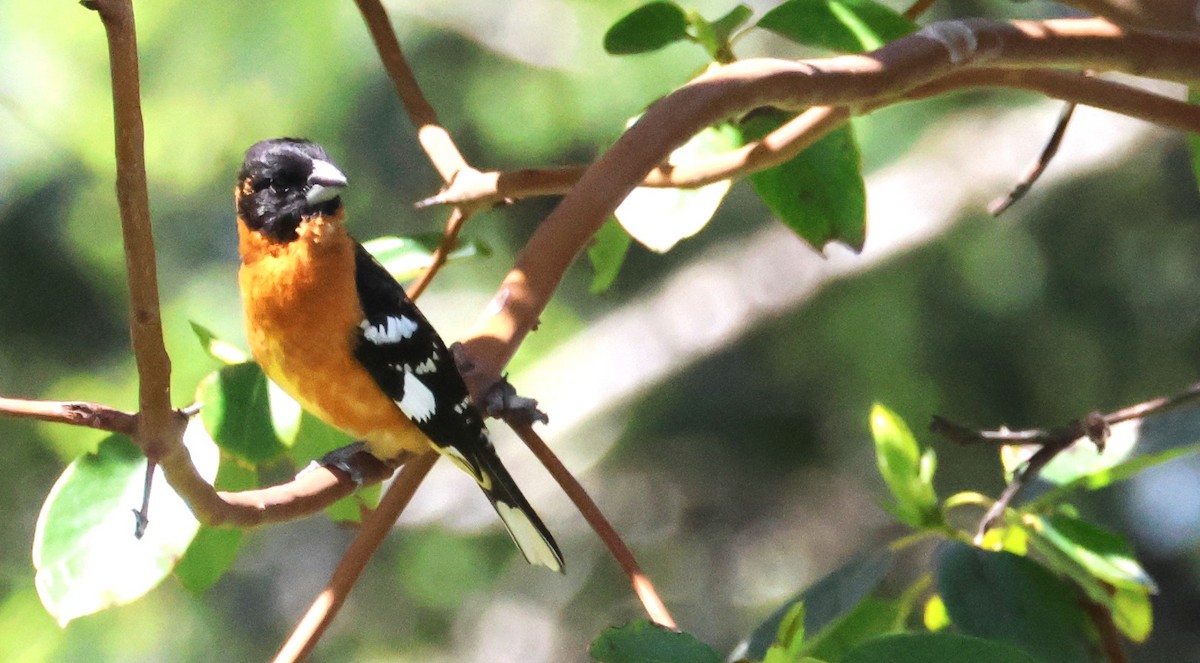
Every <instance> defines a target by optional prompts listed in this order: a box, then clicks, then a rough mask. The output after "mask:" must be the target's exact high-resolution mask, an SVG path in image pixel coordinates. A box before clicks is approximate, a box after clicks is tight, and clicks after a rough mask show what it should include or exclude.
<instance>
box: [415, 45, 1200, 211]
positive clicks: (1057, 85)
mask: <svg viewBox="0 0 1200 663" xmlns="http://www.w3.org/2000/svg"><path fill="white" fill-rule="evenodd" d="M781 62H782V61H781ZM985 87H1003V88H1012V89H1019V90H1028V91H1032V92H1039V93H1041V94H1044V95H1046V96H1049V97H1054V98H1058V99H1064V100H1067V101H1070V102H1073V103H1077V104H1084V105H1087V106H1093V107H1096V108H1103V109H1105V110H1110V111H1113V112H1115V113H1121V114H1123V115H1127V116H1129V117H1136V118H1139V119H1142V120H1146V121H1147V122H1154V123H1156V124H1160V125H1163V126H1167V127H1171V128H1175V129H1181V130H1184V131H1191V132H1195V133H1200V107H1197V106H1194V105H1192V104H1188V103H1186V102H1182V101H1178V100H1176V99H1171V98H1169V97H1164V96H1162V95H1159V94H1154V93H1152V92H1146V91H1145V90H1141V89H1138V88H1135V87H1132V86H1129V85H1124V84H1122V83H1118V82H1115V81H1107V80H1103V79H1098V78H1092V77H1088V76H1084V75H1082V74H1075V73H1070V72H1064V71H1057V70H1053V69H1007V68H995V67H994V68H983V67H981V68H977V69H967V70H963V71H958V72H952V73H950V74H947V75H945V76H943V77H941V78H939V79H937V80H935V81H932V82H930V83H927V84H925V85H921V86H918V87H916V88H914V89H912V90H909V91H907V92H905V93H903V94H902V95H898V96H896V97H894V98H891V99H886V100H875V101H872V102H870V103H864V104H863V105H861V106H860V108H859V112H866V111H875V110H878V109H879V108H882V107H884V106H888V105H891V104H895V103H898V102H901V101H906V100H913V99H924V98H928V97H933V96H936V95H939V94H945V93H948V92H953V91H957V90H964V89H971V88H985ZM848 117H849V112H848V111H847V110H846V109H844V108H834V107H827V106H817V107H814V108H810V109H809V110H807V111H805V112H803V113H801V114H800V115H798V116H797V117H795V118H793V119H792V120H791V121H789V122H788V123H787V124H785V125H783V126H782V127H780V128H778V129H776V130H775V131H773V132H772V133H770V134H768V135H767V136H765V137H763V138H762V139H761V140H759V141H755V142H752V143H747V144H746V145H744V146H742V147H740V148H738V149H736V150H732V151H730V152H727V153H724V154H720V155H717V156H713V157H709V158H706V159H703V160H700V161H696V162H693V163H685V164H678V165H672V166H671V167H670V168H661V167H658V168H655V169H653V170H651V171H650V172H649V173H647V174H646V177H645V178H644V179H643V180H642V181H641V182H640V183H639V184H638V186H646V187H661V188H678V189H692V188H696V187H701V186H704V185H706V184H711V183H713V182H719V181H721V180H726V179H736V178H740V177H745V176H747V175H750V174H753V173H756V172H759V171H761V170H765V169H767V168H771V167H774V166H777V165H779V164H781V163H784V162H786V161H788V160H789V159H791V158H793V157H795V156H796V155H797V154H799V153H800V152H802V151H803V150H804V149H806V148H807V147H809V146H810V145H812V143H814V142H816V140H818V139H820V137H821V136H823V135H825V134H826V133H828V132H829V131H832V130H833V129H835V128H837V127H839V126H841V125H842V124H843V123H844V122H845V121H846V119H848ZM586 169H587V168H586V167H585V166H572V167H566V168H547V169H523V170H515V171H509V172H498V171H489V172H475V173H473V174H472V175H471V176H470V177H460V178H457V179H456V180H455V181H454V182H453V183H452V184H450V185H449V186H448V187H446V189H444V190H443V191H441V192H440V193H438V194H437V195H436V196H433V197H431V198H427V199H425V200H423V201H421V202H420V203H419V204H420V205H421V206H426V207H427V206H430V205H444V204H454V205H463V204H472V205H481V204H490V203H496V202H500V201H502V200H519V199H523V198H530V197H535V196H551V195H562V194H565V193H568V192H569V191H570V190H571V188H572V187H573V186H574V185H575V184H576V183H577V182H578V181H579V178H580V177H582V176H583V173H584V171H585V170H586Z"/></svg>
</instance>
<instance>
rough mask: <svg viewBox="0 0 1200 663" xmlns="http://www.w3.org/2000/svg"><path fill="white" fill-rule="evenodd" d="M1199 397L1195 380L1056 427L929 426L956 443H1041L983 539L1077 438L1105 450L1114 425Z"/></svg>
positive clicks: (938, 421) (938, 420) (983, 525)
mask: <svg viewBox="0 0 1200 663" xmlns="http://www.w3.org/2000/svg"><path fill="white" fill-rule="evenodd" d="M1197 399H1200V383H1196V384H1194V385H1192V386H1190V387H1188V388H1187V389H1185V390H1184V391H1182V392H1180V393H1178V394H1176V395H1174V396H1166V397H1161V398H1155V399H1153V400H1149V401H1146V402H1144V403H1138V404H1137V405H1130V406H1128V407H1123V408H1121V409H1119V410H1114V411H1112V412H1109V413H1107V414H1101V413H1099V412H1092V413H1089V414H1088V415H1087V416H1085V417H1083V418H1081V419H1076V420H1074V421H1071V422H1069V423H1067V424H1066V425H1063V426H1059V427H1057V428H1050V429H1046V428H1031V429H1026V430H1009V429H1008V428H1000V429H998V430H979V429H975V428H971V427H970V426H964V425H962V424H957V423H954V422H952V421H950V420H948V419H946V418H944V417H940V416H936V415H935V416H934V417H933V420H932V421H931V422H930V424H929V429H930V430H931V431H932V432H934V433H936V434H938V435H940V436H942V437H943V438H945V439H947V440H949V441H951V442H954V443H956V444H975V443H980V442H986V443H993V444H995V443H999V444H1002V445H1008V444H1020V445H1038V446H1039V449H1038V450H1037V451H1036V452H1034V454H1033V455H1032V456H1030V457H1029V460H1027V461H1025V463H1024V464H1023V465H1022V466H1021V467H1020V468H1018V469H1017V470H1016V471H1015V472H1014V473H1013V477H1012V480H1011V481H1010V482H1009V484H1008V486H1007V487H1005V489H1004V492H1003V493H1001V494H1000V498H999V499H997V500H996V502H995V503H994V504H992V507H991V508H990V509H988V511H987V513H986V514H984V516H983V518H982V519H981V520H980V521H979V527H978V528H977V530H976V533H975V540H976V541H981V540H982V539H983V535H984V534H986V533H987V531H988V529H990V528H991V527H992V525H994V524H995V523H996V522H997V521H998V520H999V518H1000V517H1001V516H1003V515H1004V512H1005V510H1007V509H1008V507H1009V506H1010V505H1011V504H1012V503H1013V500H1015V499H1016V498H1017V496H1018V495H1019V494H1020V493H1021V491H1022V490H1023V489H1024V488H1025V486H1028V485H1029V484H1030V483H1032V482H1033V480H1034V479H1036V478H1037V476H1038V473H1040V472H1041V471H1042V469H1043V468H1044V467H1045V466H1046V465H1047V464H1048V463H1049V462H1050V461H1052V460H1054V458H1055V457H1056V456H1058V454H1060V453H1062V452H1063V451H1065V450H1067V449H1068V448H1070V447H1071V446H1072V445H1074V444H1075V442H1076V441H1077V440H1080V439H1082V438H1085V437H1086V438H1088V439H1089V440H1091V442H1092V443H1093V444H1095V445H1096V448H1097V449H1098V450H1099V451H1101V452H1103V451H1104V445H1105V442H1106V441H1107V438H1108V434H1109V429H1110V427H1111V426H1113V425H1114V424H1118V423H1121V422H1123V421H1130V420H1133V419H1142V418H1145V417H1147V416H1150V415H1152V414H1158V413H1161V412H1164V411H1166V410H1168V409H1171V408H1174V407H1178V406H1180V405H1184V404H1186V403H1190V402H1193V401H1195V400H1197Z"/></svg>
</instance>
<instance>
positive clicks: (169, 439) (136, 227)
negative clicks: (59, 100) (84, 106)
mask: <svg viewBox="0 0 1200 663" xmlns="http://www.w3.org/2000/svg"><path fill="white" fill-rule="evenodd" d="M84 6H85V7H87V8H89V9H93V10H95V11H96V12H98V13H99V15H100V20H101V22H102V23H103V24H104V32H105V36H106V37H107V39H108V56H109V63H110V69H111V72H112V93H113V122H114V125H115V132H116V160H117V203H118V205H119V208H120V213H121V235H122V239H123V240H124V245H125V271H126V274H127V277H128V284H129V303H130V335H131V337H132V340H133V352H134V357H135V359H136V361H137V371H138V418H137V430H136V431H135V434H134V436H133V437H134V440H135V441H136V442H137V443H138V446H140V447H141V448H142V450H143V451H144V452H145V453H146V456H147V457H148V458H149V459H150V461H151V462H154V461H155V460H157V458H158V457H159V456H161V455H162V454H164V453H166V452H167V451H168V450H169V449H170V447H171V446H174V445H179V444H180V442H179V439H180V438H179V436H178V435H179V434H180V433H181V432H182V429H180V428H179V426H178V425H177V423H178V422H177V421H176V420H175V415H174V411H173V410H172V409H171V359H170V357H168V356H167V350H166V346H164V345H163V334H162V318H161V315H160V313H159V302H158V274H157V268H156V262H155V253H154V235H153V232H152V229H151V225H150V198H149V194H148V193H147V191H146V159H145V151H144V143H145V133H144V131H143V129H142V109H141V91H140V86H139V83H138V54H137V30H136V27H135V25H134V18H133V3H132V1H131V0H91V1H89V2H87V3H86V4H85V5H84Z"/></svg>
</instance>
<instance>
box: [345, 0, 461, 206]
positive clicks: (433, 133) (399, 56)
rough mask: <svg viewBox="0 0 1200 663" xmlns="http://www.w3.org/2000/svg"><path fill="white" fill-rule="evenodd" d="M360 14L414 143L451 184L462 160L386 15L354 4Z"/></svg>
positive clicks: (372, 3) (370, 0) (360, 1)
mask: <svg viewBox="0 0 1200 663" xmlns="http://www.w3.org/2000/svg"><path fill="white" fill-rule="evenodd" d="M354 4H356V5H358V10H359V12H360V13H362V16H363V20H364V21H365V22H366V24H367V29H368V30H369V31H370V32H371V39H372V41H374V42H375V48H376V50H377V51H378V52H379V59H380V60H381V61H382V62H383V66H384V68H385V69H386V70H387V73H388V77H389V78H391V79H392V84H393V85H394V86H395V88H396V94H398V95H400V102H401V103H402V104H404V110H405V111H406V112H407V113H408V119H409V120H411V121H412V123H413V126H414V127H416V128H417V140H418V141H420V143H421V147H422V148H423V149H424V150H425V153H426V154H427V155H429V160H430V161H431V162H433V166H434V168H436V169H437V171H438V173H439V174H440V175H441V176H442V180H443V181H444V182H451V181H453V180H454V179H455V177H456V176H457V175H458V174H459V173H460V171H464V170H466V169H469V168H470V166H469V165H468V164H467V161H466V159H464V158H463V156H462V153H461V152H459V151H458V147H457V146H456V145H455V144H454V139H453V138H452V137H451V136H450V133H449V132H448V131H446V128H445V127H443V126H442V125H441V123H440V122H438V118H437V112H436V111H434V109H433V106H432V105H431V104H430V103H429V100H428V99H426V98H425V95H424V93H422V92H421V87H420V86H419V85H417V79H416V76H414V75H413V72H412V69H410V68H409V66H408V62H407V61H406V60H405V59H404V53H403V51H401V50H400V41H399V40H398V39H396V31H395V30H393V29H392V23H391V21H390V20H389V19H388V15H387V11H386V10H385V9H384V8H383V4H382V3H381V2H380V1H379V0H354Z"/></svg>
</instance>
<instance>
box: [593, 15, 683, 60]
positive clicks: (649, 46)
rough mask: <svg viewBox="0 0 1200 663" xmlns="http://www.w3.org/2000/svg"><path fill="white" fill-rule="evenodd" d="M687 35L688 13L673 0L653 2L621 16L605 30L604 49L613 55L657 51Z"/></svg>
mask: <svg viewBox="0 0 1200 663" xmlns="http://www.w3.org/2000/svg"><path fill="white" fill-rule="evenodd" d="M686 38H687V16H686V15H685V14H684V11H683V9H681V8H680V7H679V5H677V4H675V3H674V2H651V3H649V4H646V5H642V6H641V7H638V8H637V9H635V10H633V11H631V12H629V13H628V14H626V15H625V16H623V17H621V18H620V19H619V20H618V21H617V22H616V23H613V25H612V27H611V28H609V29H608V32H606V33H604V50H605V51H607V52H608V53H611V54H613V55H631V54H634V53H647V52H650V51H656V50H658V49H660V48H662V47H663V46H666V45H668V44H672V43H674V42H677V41H679V40H681V39H686Z"/></svg>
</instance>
